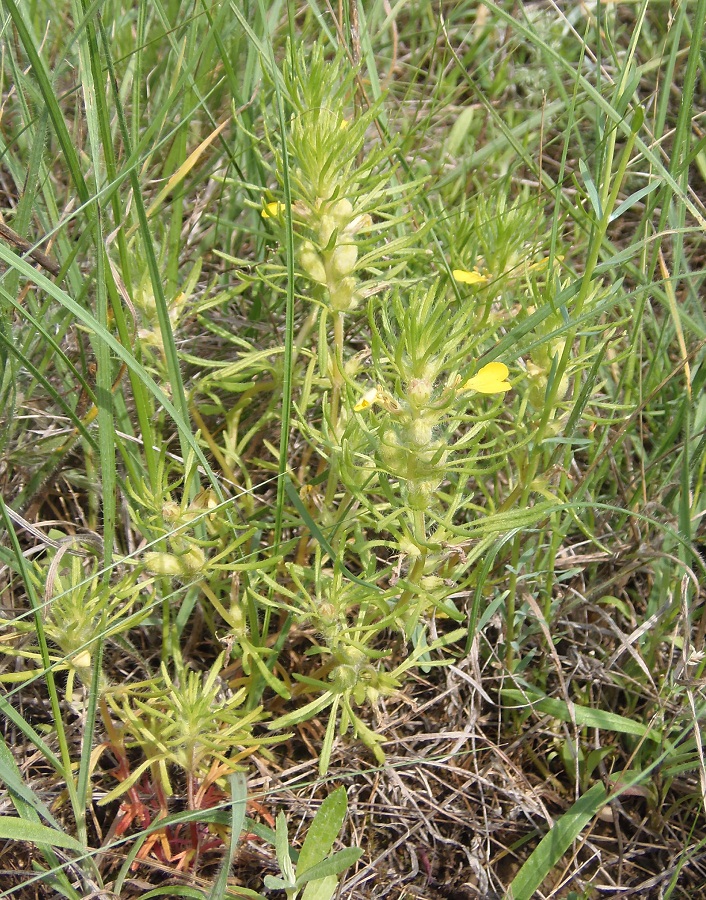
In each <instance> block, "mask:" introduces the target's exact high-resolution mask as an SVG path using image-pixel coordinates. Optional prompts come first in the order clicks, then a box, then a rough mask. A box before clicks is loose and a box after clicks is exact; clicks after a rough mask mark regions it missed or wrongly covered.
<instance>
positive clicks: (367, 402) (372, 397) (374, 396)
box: [353, 388, 380, 412]
mask: <svg viewBox="0 0 706 900" xmlns="http://www.w3.org/2000/svg"><path fill="white" fill-rule="evenodd" d="M379 399H380V395H379V393H378V389H377V388H370V390H369V391H366V392H365V393H364V394H363V396H362V397H361V398H360V400H359V401H358V402H357V403H356V405H355V406H354V407H353V411H354V412H362V411H363V410H364V409H370V407H371V406H372V405H373V403H375V402H376V401H377V400H379Z"/></svg>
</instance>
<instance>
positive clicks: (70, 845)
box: [0, 816, 83, 853]
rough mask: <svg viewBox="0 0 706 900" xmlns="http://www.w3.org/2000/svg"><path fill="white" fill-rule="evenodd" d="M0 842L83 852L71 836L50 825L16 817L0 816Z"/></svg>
mask: <svg viewBox="0 0 706 900" xmlns="http://www.w3.org/2000/svg"><path fill="white" fill-rule="evenodd" d="M0 840H4V841H28V842H29V843H30V844H49V846H50V847H64V848H65V849H67V850H75V851H76V852H77V853H82V852H83V847H82V846H81V844H80V843H79V842H78V841H77V840H76V838H73V837H71V835H69V834H66V833H65V832H63V831H59V830H58V829H56V828H50V827H49V826H48V825H40V824H38V823H37V822H28V821H27V819H19V818H16V817H14V816H0Z"/></svg>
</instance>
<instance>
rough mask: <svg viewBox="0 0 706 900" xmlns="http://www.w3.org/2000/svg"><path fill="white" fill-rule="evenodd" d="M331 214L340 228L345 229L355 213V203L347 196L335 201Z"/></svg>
mask: <svg viewBox="0 0 706 900" xmlns="http://www.w3.org/2000/svg"><path fill="white" fill-rule="evenodd" d="M331 214H332V216H333V219H334V221H335V223H336V225H337V227H338V228H340V229H343V228H345V227H346V225H348V223H349V222H350V220H351V217H352V215H353V204H352V203H351V201H350V200H346V199H345V197H344V198H343V199H342V200H339V201H338V202H337V203H334V205H333V209H332V210H331Z"/></svg>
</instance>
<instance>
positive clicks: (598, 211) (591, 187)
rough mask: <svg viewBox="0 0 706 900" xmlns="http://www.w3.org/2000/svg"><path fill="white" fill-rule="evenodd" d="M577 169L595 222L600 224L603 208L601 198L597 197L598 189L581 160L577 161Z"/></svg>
mask: <svg viewBox="0 0 706 900" xmlns="http://www.w3.org/2000/svg"><path fill="white" fill-rule="evenodd" d="M579 169H580V171H581V175H582V177H583V183H584V184H585V185H586V193H587V194H588V199H589V200H590V201H591V206H592V207H593V212H594V213H595V216H596V220H597V221H599V222H600V220H601V219H602V218H603V206H602V204H601V198H600V197H599V196H598V189H597V188H596V183H595V181H594V180H593V175H591V172H590V169H589V168H588V166H587V165H586V163H585V162H584V161H583V160H582V159H580V160H579Z"/></svg>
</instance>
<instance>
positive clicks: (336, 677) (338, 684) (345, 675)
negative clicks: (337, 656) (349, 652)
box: [329, 666, 358, 691]
mask: <svg viewBox="0 0 706 900" xmlns="http://www.w3.org/2000/svg"><path fill="white" fill-rule="evenodd" d="M329 678H330V679H331V681H332V683H333V686H334V687H335V688H336V690H337V691H347V690H350V689H351V688H352V687H355V685H356V682H357V681H358V673H357V672H356V670H355V668H354V667H353V666H336V668H335V669H334V670H333V671H332V672H331V674H330V675H329Z"/></svg>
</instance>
